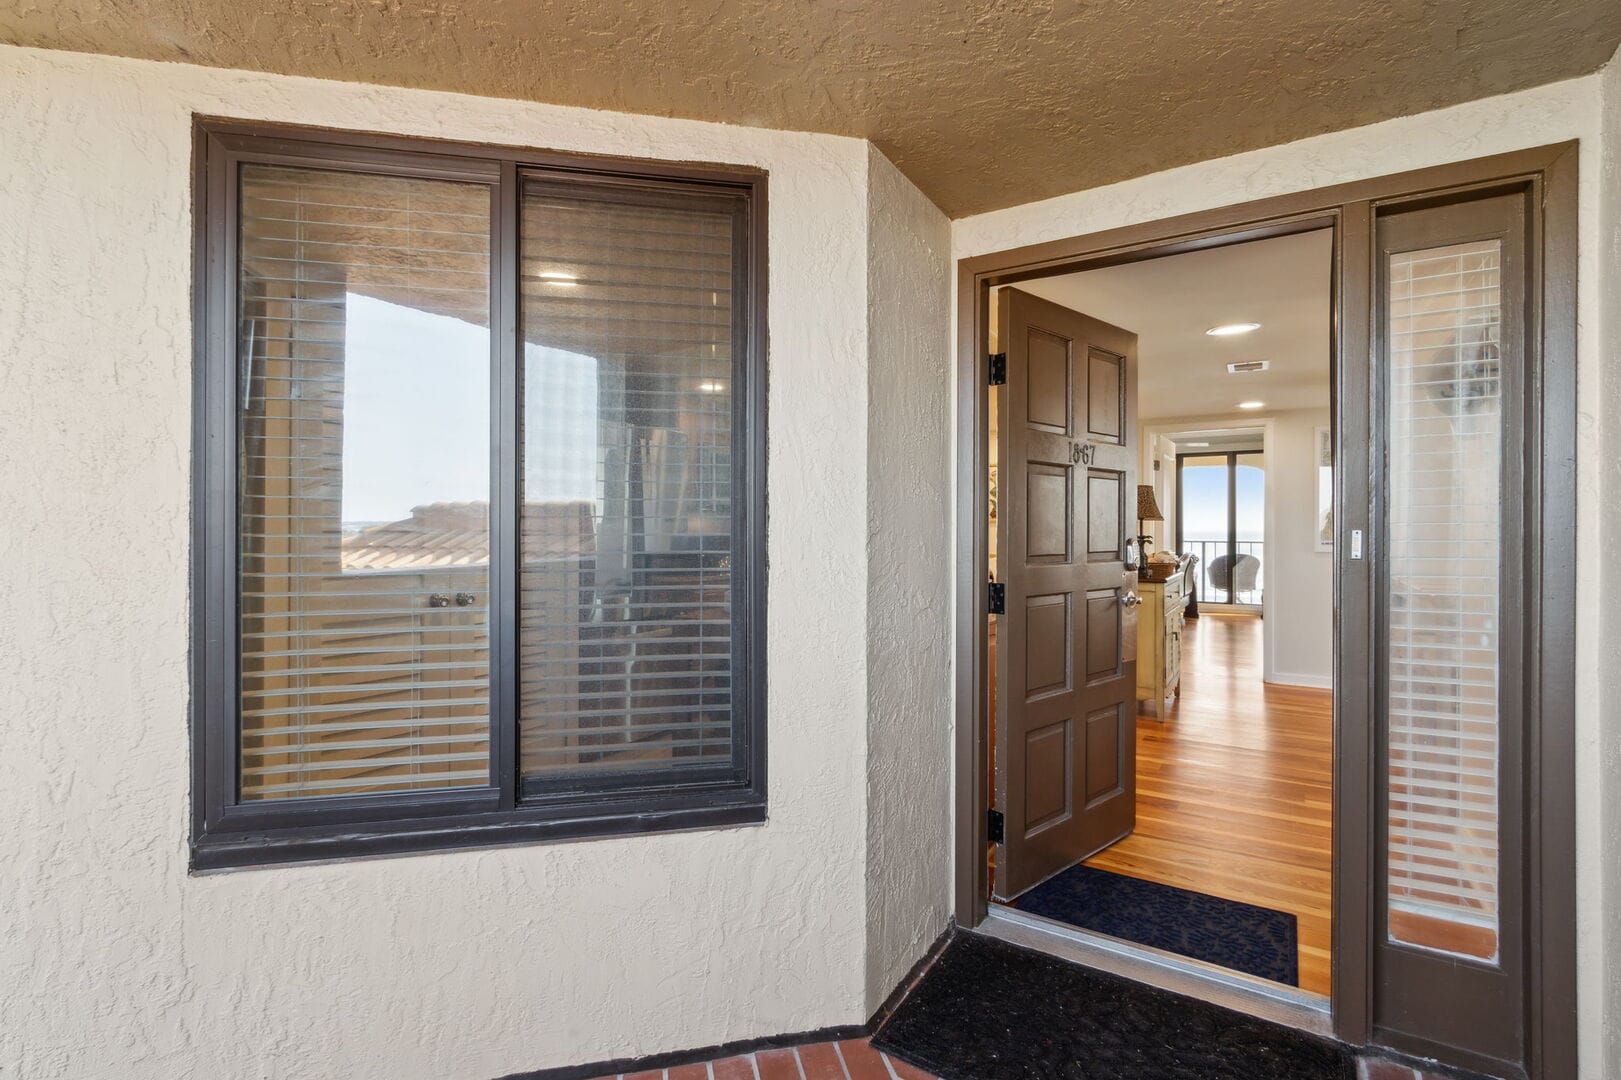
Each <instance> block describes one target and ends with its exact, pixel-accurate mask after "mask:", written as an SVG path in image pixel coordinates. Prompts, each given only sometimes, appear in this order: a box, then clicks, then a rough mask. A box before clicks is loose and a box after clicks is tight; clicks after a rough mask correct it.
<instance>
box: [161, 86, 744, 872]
mask: <svg viewBox="0 0 1621 1080" xmlns="http://www.w3.org/2000/svg"><path fill="white" fill-rule="evenodd" d="M193 132H194V136H193V229H194V237H193V245H194V264H195V265H194V269H193V273H194V300H193V302H194V313H193V314H194V320H195V322H194V325H195V335H194V352H193V380H194V401H195V408H194V410H193V434H192V438H193V456H192V468H193V485H192V511H193V513H192V555H191V574H192V610H191V616H192V651H191V657H190V664H191V679H192V702H191V710H190V725H191V733H192V747H193V752H192V789H193V791H192V823H191V824H192V827H191V852H192V861H191V865H192V868H193V869H194V870H199V871H202V870H215V869H224V868H227V867H236V866H263V865H271V864H277V863H286V862H296V861H307V860H328V859H338V858H352V857H370V856H376V855H391V854H401V853H405V852H410V851H426V850H445V849H451V848H463V847H469V846H489V845H503V844H513V843H524V842H533V841H540V840H552V839H562V838H570V837H583V836H600V835H612V834H626V833H642V832H652V831H660V830H675V829H694V828H713V827H721V826H730V825H742V824H751V823H758V822H762V821H764V820H765V817H766V809H765V806H766V764H767V758H766V735H765V723H766V670H765V664H766V657H765V649H764V642H765V617H766V596H767V582H766V529H765V525H766V465H767V463H766V457H765V455H766V417H765V402H766V368H767V358H766V348H767V326H766V322H767V311H768V297H767V292H766V290H767V254H768V240H767V221H768V217H767V204H766V187H767V177H766V173H765V172H764V171H763V170H760V169H756V168H751V167H746V166H730V165H712V164H707V163H667V162H656V161H643V160H640V159H629V158H611V157H601V156H591V155H579V154H566V153H559V152H554V151H548V150H535V149H514V148H508V147H495V146H487V145H484V144H475V143H453V142H447V141H442V140H424V139H414V138H402V137H397V136H392V135H378V134H370V133H354V132H337V131H330V130H326V129H316V128H299V127H290V126H286V125H277V124H260V123H241V122H237V121H228V120H210V119H206V118H199V119H197V120H196V121H195V123H194V127H193ZM244 162H261V163H275V164H285V165H295V166H304V167H311V168H323V169H338V170H348V171H359V172H369V173H383V174H389V175H399V176H412V177H424V178H435V179H451V180H457V181H461V182H466V183H480V184H484V185H487V186H488V187H489V190H490V197H491V224H490V229H491V296H490V305H491V307H490V327H491V335H490V337H491V356H490V363H491V373H492V378H491V410H492V412H491V415H492V429H493V432H494V437H493V438H492V440H491V442H492V446H491V457H490V462H491V470H492V471H491V483H492V492H491V530H492V543H491V567H490V575H491V576H490V589H491V596H492V602H491V605H490V645H491V672H490V679H491V694H490V700H491V726H490V739H491V762H490V781H489V784H488V785H487V786H483V787H477V788H469V789H462V790H457V791H442V792H425V793H401V794H388V795H371V796H364V797H332V798H321V799H287V800H274V801H273V803H271V802H268V801H267V803H265V804H263V805H261V804H254V805H251V806H248V805H242V804H239V803H238V801H237V797H236V792H237V786H238V777H237V768H238V764H237V749H236V747H237V737H236V732H237V723H238V718H237V699H238V695H237V685H236V681H237V675H236V670H237V637H236V635H237V603H238V598H237V587H236V562H237V553H236V506H237V499H236V495H237V493H236V472H237V469H236V464H237V463H236V455H237V435H236V422H237V421H236V409H235V406H234V401H235V397H234V395H235V387H236V366H237V356H236V354H237V340H236V338H237V331H236V322H237V320H236V306H235V302H234V298H235V296H236V288H237V268H236V242H235V236H236V233H235V224H236V221H237V208H236V198H237V192H236V189H237V185H236V183H235V177H236V174H237V168H238V167H239V165H240V164H241V163H244ZM539 170H546V171H549V172H553V173H560V174H566V175H567V176H568V177H569V178H570V179H571V180H572V181H573V182H575V183H579V182H580V181H581V180H585V179H589V180H590V181H591V182H592V183H594V184H596V183H600V184H601V185H603V187H604V189H619V190H627V189H631V188H634V189H638V190H640V191H642V192H647V191H650V190H653V189H658V190H661V191H672V192H674V191H679V192H680V193H681V194H680V197H681V198H683V199H686V198H690V197H692V196H693V194H694V193H699V192H711V191H712V192H716V193H723V194H726V195H727V196H729V197H730V198H732V199H733V200H734V202H735V203H736V205H737V210H736V214H737V217H736V229H735V232H734V235H735V236H736V237H737V248H736V251H735V253H734V254H735V256H736V260H735V262H736V271H735V272H736V287H737V289H738V292H737V295H738V296H740V297H743V298H745V299H743V300H741V301H740V302H739V303H738V305H737V306H736V308H735V309H734V325H735V328H736V329H735V332H736V340H735V342H734V348H733V373H732V377H733V391H734V393H733V409H734V416H733V421H734V428H733V430H734V432H735V433H736V434H735V440H736V441H735V442H734V453H733V476H734V479H733V483H734V490H733V510H734V532H733V549H732V560H733V571H734V573H733V624H734V630H733V635H732V636H733V640H734V657H733V663H734V671H735V672H736V674H735V675H734V682H733V688H734V698H733V708H734V717H735V719H736V724H735V728H734V730H735V731H736V744H735V747H734V760H733V761H732V762H731V763H730V764H728V765H726V766H725V767H723V768H717V769H714V770H707V769H706V770H702V771H700V770H691V771H686V772H683V773H682V775H681V777H680V778H679V779H672V778H649V777H646V776H639V777H635V778H632V779H630V780H625V781H622V782H621V781H611V780H607V779H604V780H603V782H601V783H600V784H593V785H589V789H588V790H580V791H557V790H548V791H545V792H540V791H534V790H531V791H530V792H528V793H527V794H528V796H529V797H528V798H526V792H525V791H524V785H523V784H522V783H520V778H519V777H518V775H517V773H518V747H517V740H518V734H517V681H518V672H517V657H518V647H517V634H518V618H517V611H516V607H517V604H516V601H515V598H514V594H515V592H516V587H517V582H516V572H517V567H518V544H519V524H518V516H519V513H520V505H519V500H520V495H519V482H518V457H519V440H518V437H517V432H518V429H519V424H520V421H521V415H520V403H519V399H520V397H521V393H522V389H521V385H520V384H521V364H520V360H519V358H520V356H521V344H520V340H519V338H520V333H521V330H520V327H519V318H518V307H519V297H520V282H519V262H518V257H519V253H518V250H517V249H518V236H519V232H518V219H519V214H520V212H521V210H520V205H519V204H520V188H521V184H522V175H523V174H524V173H525V172H526V171H539ZM531 788H533V785H531Z"/></svg>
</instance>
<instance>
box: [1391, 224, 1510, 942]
mask: <svg viewBox="0 0 1621 1080" xmlns="http://www.w3.org/2000/svg"><path fill="white" fill-rule="evenodd" d="M1500 255H1501V244H1500V242H1499V241H1497V240H1489V241H1481V242H1478V243H1469V244H1456V245H1449V246H1447V247H1439V248H1429V249H1426V250H1422V251H1410V252H1401V253H1397V254H1394V255H1392V256H1390V261H1389V267H1388V269H1389V289H1390V295H1389V297H1388V301H1389V323H1390V325H1389V327H1388V331H1389V342H1390V346H1389V348H1390V356H1389V363H1388V371H1389V376H1388V380H1389V382H1388V386H1387V394H1388V396H1389V402H1390V431H1389V455H1388V457H1389V466H1388V468H1389V484H1390V495H1389V506H1390V510H1389V514H1390V522H1389V528H1390V552H1389V593H1388V596H1387V598H1386V602H1387V604H1388V606H1389V612H1390V615H1389V620H1390V623H1389V627H1390V629H1389V639H1390V640H1389V650H1390V653H1389V657H1388V661H1389V671H1390V675H1389V683H1390V688H1389V700H1388V707H1389V724H1390V730H1389V739H1390V748H1389V769H1390V774H1389V806H1388V807H1387V814H1388V822H1389V846H1390V851H1389V874H1388V878H1389V880H1388V882H1387V898H1388V903H1389V911H1388V919H1387V922H1388V925H1389V928H1390V937H1391V939H1392V940H1395V941H1399V942H1403V943H1405V944H1409V945H1418V946H1421V947H1424V948H1429V949H1435V950H1440V951H1444V952H1450V953H1455V954H1459V955H1463V956H1469V957H1474V958H1478V959H1486V960H1490V959H1494V958H1495V957H1496V956H1497V952H1498V921H1497V920H1498V854H1499V836H1498V827H1499V826H1498V790H1499V787H1500V782H1499V777H1498V765H1499V752H1500V750H1499V743H1498V740H1499V734H1500V733H1499V715H1498V674H1499V635H1500V631H1501V627H1500V624H1499V620H1498V594H1499V580H1498V579H1499V566H1500V543H1499V536H1500V535H1501V531H1502V529H1501V527H1502V505H1503V491H1502V479H1501V478H1502V464H1501V462H1502V449H1503V423H1502V407H1501V405H1502V372H1501V366H1500V361H1501V356H1502V354H1501V349H1500V339H1501V328H1502V305H1501V297H1500V285H1501V277H1500V275H1501V269H1500Z"/></svg>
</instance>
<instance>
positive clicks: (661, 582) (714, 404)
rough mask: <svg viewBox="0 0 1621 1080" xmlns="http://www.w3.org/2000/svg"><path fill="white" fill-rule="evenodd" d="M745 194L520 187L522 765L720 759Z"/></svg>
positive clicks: (558, 770)
mask: <svg viewBox="0 0 1621 1080" xmlns="http://www.w3.org/2000/svg"><path fill="white" fill-rule="evenodd" d="M742 207H743V201H742V199H741V197H734V196H730V195H717V194H710V193H707V192H702V191H691V192H682V191H675V190H672V189H668V188H666V189H661V190H657V191H654V190H648V189H641V188H636V187H631V186H627V187H623V188H614V187H610V186H604V185H600V184H597V185H592V184H590V183H589V182H579V181H572V180H568V179H561V178H557V177H553V176H550V175H533V176H529V177H527V178H526V179H525V181H524V186H523V191H522V199H521V205H520V213H521V237H520V246H519V256H520V258H519V263H520V274H521V281H520V315H521V320H522V337H523V361H522V380H523V406H522V416H523V424H524V431H523V438H522V489H523V503H522V511H521V513H522V518H521V521H522V525H521V539H520V546H521V549H522V553H521V560H522V563H521V567H520V582H521V586H520V587H521V596H520V609H519V651H520V679H519V695H520V703H519V716H518V724H519V740H520V747H519V750H520V761H521V769H522V772H523V775H524V776H525V777H526V778H528V779H529V780H531V781H533V782H534V783H538V784H541V785H542V786H545V785H557V784H561V785H564V786H567V785H570V784H576V783H580V782H584V781H585V779H586V778H589V777H597V778H601V779H607V778H611V777H614V776H619V775H627V776H629V777H631V778H632V780H633V781H634V778H635V777H636V776H637V775H639V774H648V773H657V774H664V775H670V774H671V772H672V770H690V769H692V768H695V767H703V766H712V765H720V766H729V765H730V764H731V763H732V761H733V754H734V750H735V749H736V746H735V743H736V740H735V739H734V734H733V712H732V673H733V663H734V650H733V642H732V626H733V623H732V543H733V519H732V480H733V474H732V460H731V449H730V448H731V445H732V427H733V417H732V406H733V395H732V364H733V357H734V351H735V333H736V322H735V320H734V317H733V314H734V304H735V302H736V297H735V295H734V283H735V282H736V281H737V280H738V278H737V275H738V272H739V270H740V266H739V259H738V256H737V252H736V244H737V241H738V238H739V236H740V226H739V221H740V218H739V214H740V212H741V210H742Z"/></svg>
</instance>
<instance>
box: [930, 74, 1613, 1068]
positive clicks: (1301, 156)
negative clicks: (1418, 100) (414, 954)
mask: <svg viewBox="0 0 1621 1080" xmlns="http://www.w3.org/2000/svg"><path fill="white" fill-rule="evenodd" d="M1617 63H1618V62H1617V61H1614V60H1612V61H1611V63H1610V65H1609V68H1610V70H1608V71H1607V72H1602V73H1599V74H1595V75H1592V76H1588V77H1586V78H1581V79H1573V80H1570V81H1567V82H1560V83H1554V84H1551V85H1548V86H1543V87H1538V88H1536V89H1533V90H1526V91H1522V92H1519V93H1515V94H1507V95H1503V96H1501V97H1494V98H1487V99H1484V100H1481V101H1474V102H1470V103H1468V104H1465V105H1459V106H1455V107H1453V108H1449V109H1441V110H1437V111H1435V112H1429V113H1423V114H1420V115H1417V116H1408V117H1403V118H1401V119H1397V120H1390V121H1386V122H1384V123H1380V124H1373V125H1369V126H1367V127H1361V128H1354V129H1352V130H1349V131H1341V132H1336V133H1333V134H1330V135H1321V136H1317V137H1314V138H1310V139H1303V140H1301V141H1299V142H1294V143H1288V144H1286V145H1283V146H1275V147H1269V148H1267V149H1265V150H1257V151H1253V152H1251V153H1246V154H1239V155H1235V156H1233V157H1227V158H1221V159H1218V160H1215V161H1206V162H1201V163H1198V164H1195V165H1188V166H1184V167H1182V168H1177V169H1170V170H1167V171H1165V172H1160V173H1155V174H1153V175H1150V176H1144V177H1139V178H1137V179H1134V180H1128V181H1125V182H1123V183H1119V184H1112V185H1109V186H1107V187H1102V188H1094V189H1093V190H1091V191H1084V192H1078V193H1076V194H1072V195H1064V196H1060V197H1058V198H1055V199H1047V200H1044V201H1042V202H1036V203H1029V204H1026V205H1024V206H1017V207H1011V208H1009V209H1006V210H998V211H994V212H992V213H988V214H980V215H977V216H974V217H970V218H962V219H959V220H957V221H955V222H953V223H952V256H953V258H954V259H962V258H966V257H969V256H973V255H981V254H984V253H986V252H990V251H997V250H1002V249H1006V248H1011V247H1017V246H1020V245H1023V244H1033V243H1038V242H1041V241H1044V240H1054V239H1059V238H1062V237H1066V236H1078V235H1082V234H1085V233H1092V232H1097V231H1099V230H1102V229H1109V228H1114V227H1116V226H1121V225H1129V224H1134V223H1138V222H1146V221H1156V220H1159V219H1162V218H1168V217H1173V216H1175V215H1178V214H1186V213H1191V212H1194V211H1198V210H1205V209H1210V208H1212V207H1219V206H1227V205H1231V204H1234V203H1239V202H1245V201H1248V200H1251V199H1260V198H1265V197H1267V196H1271V195H1281V194H1285V193H1288V192H1293V191H1304V190H1308V189H1311V188H1315V187H1322V186H1325V185H1329V184H1337V183H1343V182H1348V181H1352V180H1359V179H1366V178H1369V177H1376V176H1383V175H1387V174H1390V173H1397V172H1402V171H1404V170H1407V169H1416V168H1423V167H1425V166H1430V165H1440V164H1445V163H1447V162H1453V161H1462V160H1467V159H1469V158H1476V157H1482V156H1485V155H1488V154H1496V153H1504V152H1507V151H1511V150H1519V149H1525V148H1527V147H1533V146H1541V145H1544V144H1547V143H1555V142H1562V141H1565V140H1568V139H1580V140H1581V142H1582V152H1581V163H1580V177H1579V184H1580V189H1581V190H1580V196H1579V197H1580V208H1579V219H1580V227H1581V228H1580V231H1581V248H1580V252H1579V265H1578V274H1579V283H1578V296H1577V302H1578V306H1579V315H1580V327H1579V331H1578V336H1577V369H1578V372H1577V381H1578V395H1579V401H1580V419H1579V424H1578V430H1577V495H1578V505H1577V548H1578V550H1579V551H1580V552H1582V553H1583V556H1582V557H1581V558H1580V561H1579V568H1578V573H1577V597H1578V601H1577V610H1576V634H1577V648H1578V655H1577V694H1576V697H1577V703H1578V704H1577V714H1576V729H1577V740H1578V759H1577V777H1576V793H1577V818H1578V823H1577V864H1578V865H1577V877H1578V890H1579V905H1578V920H1577V921H1578V924H1579V925H1578V939H1579V941H1580V942H1581V952H1580V956H1579V966H1580V972H1579V977H1580V980H1581V994H1580V1002H1579V1012H1580V1017H1579V1023H1580V1040H1581V1055H1582V1058H1581V1060H1582V1066H1581V1067H1582V1076H1583V1077H1584V1078H1586V1080H1613V1078H1614V1077H1616V1076H1621V1011H1618V1010H1617V1009H1616V1008H1615V1007H1614V1005H1613V1002H1614V1001H1616V1000H1617V999H1618V996H1621V975H1618V974H1617V973H1616V971H1615V969H1616V968H1618V967H1621V893H1618V892H1617V891H1615V882H1616V880H1617V875H1618V873H1621V840H1618V839H1617V837H1616V835H1615V834H1616V826H1615V825H1614V824H1613V823H1614V821H1615V820H1616V817H1617V815H1618V814H1621V783H1618V782H1617V779H1616V777H1617V776H1618V775H1621V774H1618V772H1617V771H1616V769H1615V767H1614V766H1615V764H1616V763H1617V753H1618V751H1617V748H1616V740H1617V738H1618V735H1617V733H1616V731H1615V728H1616V726H1617V725H1616V717H1617V716H1621V663H1618V662H1617V660H1616V657H1617V648H1618V646H1617V644H1616V642H1617V640H1618V635H1617V633H1616V632H1615V630H1613V629H1612V631H1611V633H1610V634H1608V635H1605V634H1604V633H1603V632H1602V630H1601V627H1602V626H1603V625H1604V622H1605V620H1609V626H1610V627H1616V626H1617V625H1618V621H1617V618H1616V616H1615V615H1614V613H1613V612H1611V613H1609V614H1606V608H1613V607H1614V603H1613V597H1606V595H1605V594H1604V593H1603V592H1602V591H1601V590H1600V576H1601V573H1605V572H1607V573H1609V574H1611V575H1614V574H1615V573H1616V571H1615V570H1614V568H1613V566H1610V567H1609V569H1608V570H1607V571H1606V570H1605V569H1604V568H1605V567H1606V564H1613V563H1614V561H1615V560H1614V558H1613V555H1612V553H1613V552H1614V550H1615V549H1616V547H1617V545H1618V544H1621V477H1618V476H1617V471H1616V466H1615V464H1614V462H1615V461H1616V459H1617V452H1618V450H1621V435H1618V434H1617V431H1618V425H1617V422H1616V421H1615V420H1614V419H1613V417H1614V416H1615V415H1616V414H1617V413H1621V385H1618V378H1617V375H1616V369H1617V366H1618V365H1621V360H1618V358H1617V357H1618V351H1621V332H1618V331H1617V330H1616V329H1615V327H1614V326H1613V325H1612V324H1613V323H1615V322H1617V321H1621V287H1618V286H1621V273H1618V271H1617V270H1616V259H1615V257H1614V255H1615V251H1616V248H1615V247H1614V246H1613V245H1614V244H1616V242H1617V241H1616V232H1615V230H1616V224H1615V212H1614V209H1613V207H1614V203H1615V200H1616V199H1617V197H1618V196H1621V169H1618V167H1617V164H1616V161H1615V154H1616V150H1617V147H1616V141H1617V139H1618V138H1621V135H1618V134H1617V132H1618V130H1621V121H1618V118H1617V115H1616V114H1617V111H1621V100H1618V99H1621V94H1618V93H1617V90H1618V86H1621V77H1618V76H1617V75H1616V73H1615V71H1614V70H1613V69H1614V68H1615V67H1616V66H1617ZM1601 100H1602V108H1601ZM1606 133H1607V134H1608V135H1609V138H1608V139H1605V138H1604V135H1605V134H1606ZM1606 155H1608V167H1607V168H1606V169H1603V170H1601V163H1602V162H1604V161H1605V159H1606ZM1601 176H1602V177H1603V185H1604V189H1603V196H1602V201H1603V203H1604V205H1605V207H1606V209H1605V211H1604V215H1603V216H1604V217H1605V218H1606V219H1607V220H1608V221H1609V223H1610V225H1609V229H1608V232H1607V233H1604V232H1601V212H1600V204H1601V194H1600V188H1601ZM1601 236H1605V237H1607V242H1608V244H1609V245H1612V246H1611V247H1609V248H1608V249H1607V248H1606V241H1605V240H1602V239H1601ZM1606 255H1608V257H1605V256H1606ZM1601 320H1607V321H1606V322H1605V323H1604V325H1605V326H1606V327H1608V329H1607V330H1601ZM1606 336H1607V338H1608V341H1609V342H1610V348H1608V349H1606V347H1605V344H1606ZM1606 417H1610V418H1612V419H1609V420H1606V419H1605V418H1606ZM1601 656H1602V657H1608V658H1609V659H1608V664H1607V666H1605V665H1602V664H1601V663H1600V660H1601ZM1601 749H1602V750H1604V751H1606V752H1608V754H1609V755H1610V756H1609V757H1608V759H1606V757H1605V756H1604V753H1601V752H1600V751H1601ZM1606 760H1607V761H1608V762H1609V764H1610V766H1611V767H1610V770H1609V771H1608V772H1605V771H1603V770H1604V765H1605V762H1606ZM1606 815H1607V816H1606ZM1606 880H1608V881H1609V882H1610V883H1611V887H1612V891H1611V893H1610V895H1609V896H1608V897H1606V896H1605V894H1604V883H1605V882H1606ZM1606 986H1607V987H1608V989H1609V993H1610V995H1611V996H1609V997H1607V996H1606V993H1605V989H1604V988H1605V987H1606ZM1606 1046H1608V1047H1609V1048H1610V1054H1611V1056H1610V1057H1608V1058H1606V1057H1605V1047H1606Z"/></svg>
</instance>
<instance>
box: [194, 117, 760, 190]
mask: <svg viewBox="0 0 1621 1080" xmlns="http://www.w3.org/2000/svg"><path fill="white" fill-rule="evenodd" d="M193 126H194V128H196V129H199V130H204V129H206V130H207V131H209V132H211V133H213V134H215V135H217V136H218V137H219V138H220V139H221V140H224V141H226V142H227V143H235V142H238V141H240V140H244V139H245V140H249V141H251V142H252V143H253V144H254V145H256V146H258V147H259V148H261V149H262V150H264V151H265V152H267V153H271V154H301V153H305V154H307V153H308V152H309V150H308V149H307V148H308V147H310V146H311V145H320V146H324V147H326V148H327V149H326V150H325V151H324V153H323V155H322V157H321V160H323V161H341V160H349V161H352V162H356V163H357V167H364V163H365V162H369V161H380V160H383V158H384V156H387V155H397V154H402V153H403V154H412V155H414V156H417V157H419V158H423V159H430V158H432V157H434V156H436V155H437V156H438V157H439V158H440V160H441V161H443V162H444V163H445V165H446V170H447V172H448V173H450V174H452V175H454V174H455V173H456V172H457V171H458V170H462V171H467V172H469V173H471V174H472V175H474V176H478V177H482V178H485V179H491V178H493V175H494V170H496V169H498V168H499V163H500V162H503V161H511V162H514V163H516V164H517V165H519V166H521V167H535V168H545V169H559V170H564V171H569V172H580V173H587V174H590V175H592V176H622V177H645V178H652V179H656V180H703V181H713V182H716V183H721V184H736V183H745V184H748V183H753V182H755V181H764V180H765V179H766V175H767V174H766V170H764V169H761V168H759V167H757V166H753V165H736V164H729V163H723V162H711V161H660V160H658V159H656V158H636V157H623V156H619V155H614V154H592V153H586V152H583V151H574V150H550V149H546V148H544V147H535V146H508V145H505V144H501V143H485V142H463V141H459V140H455V139H438V138H433V137H431V136H418V135H390V134H386V133H384V132H378V131H351V130H347V129H342V128H327V127H319V126H307V125H301V124H280V123H272V122H270V121H262V120H237V119H233V118H231V117H223V116H197V117H195V119H194V125H193ZM379 151H381V152H382V153H381V154H379V153H377V152H379ZM472 162H478V163H479V164H477V165H474V164H472ZM486 162H487V163H493V164H484V163H486ZM435 175H445V173H438V174H435Z"/></svg>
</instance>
